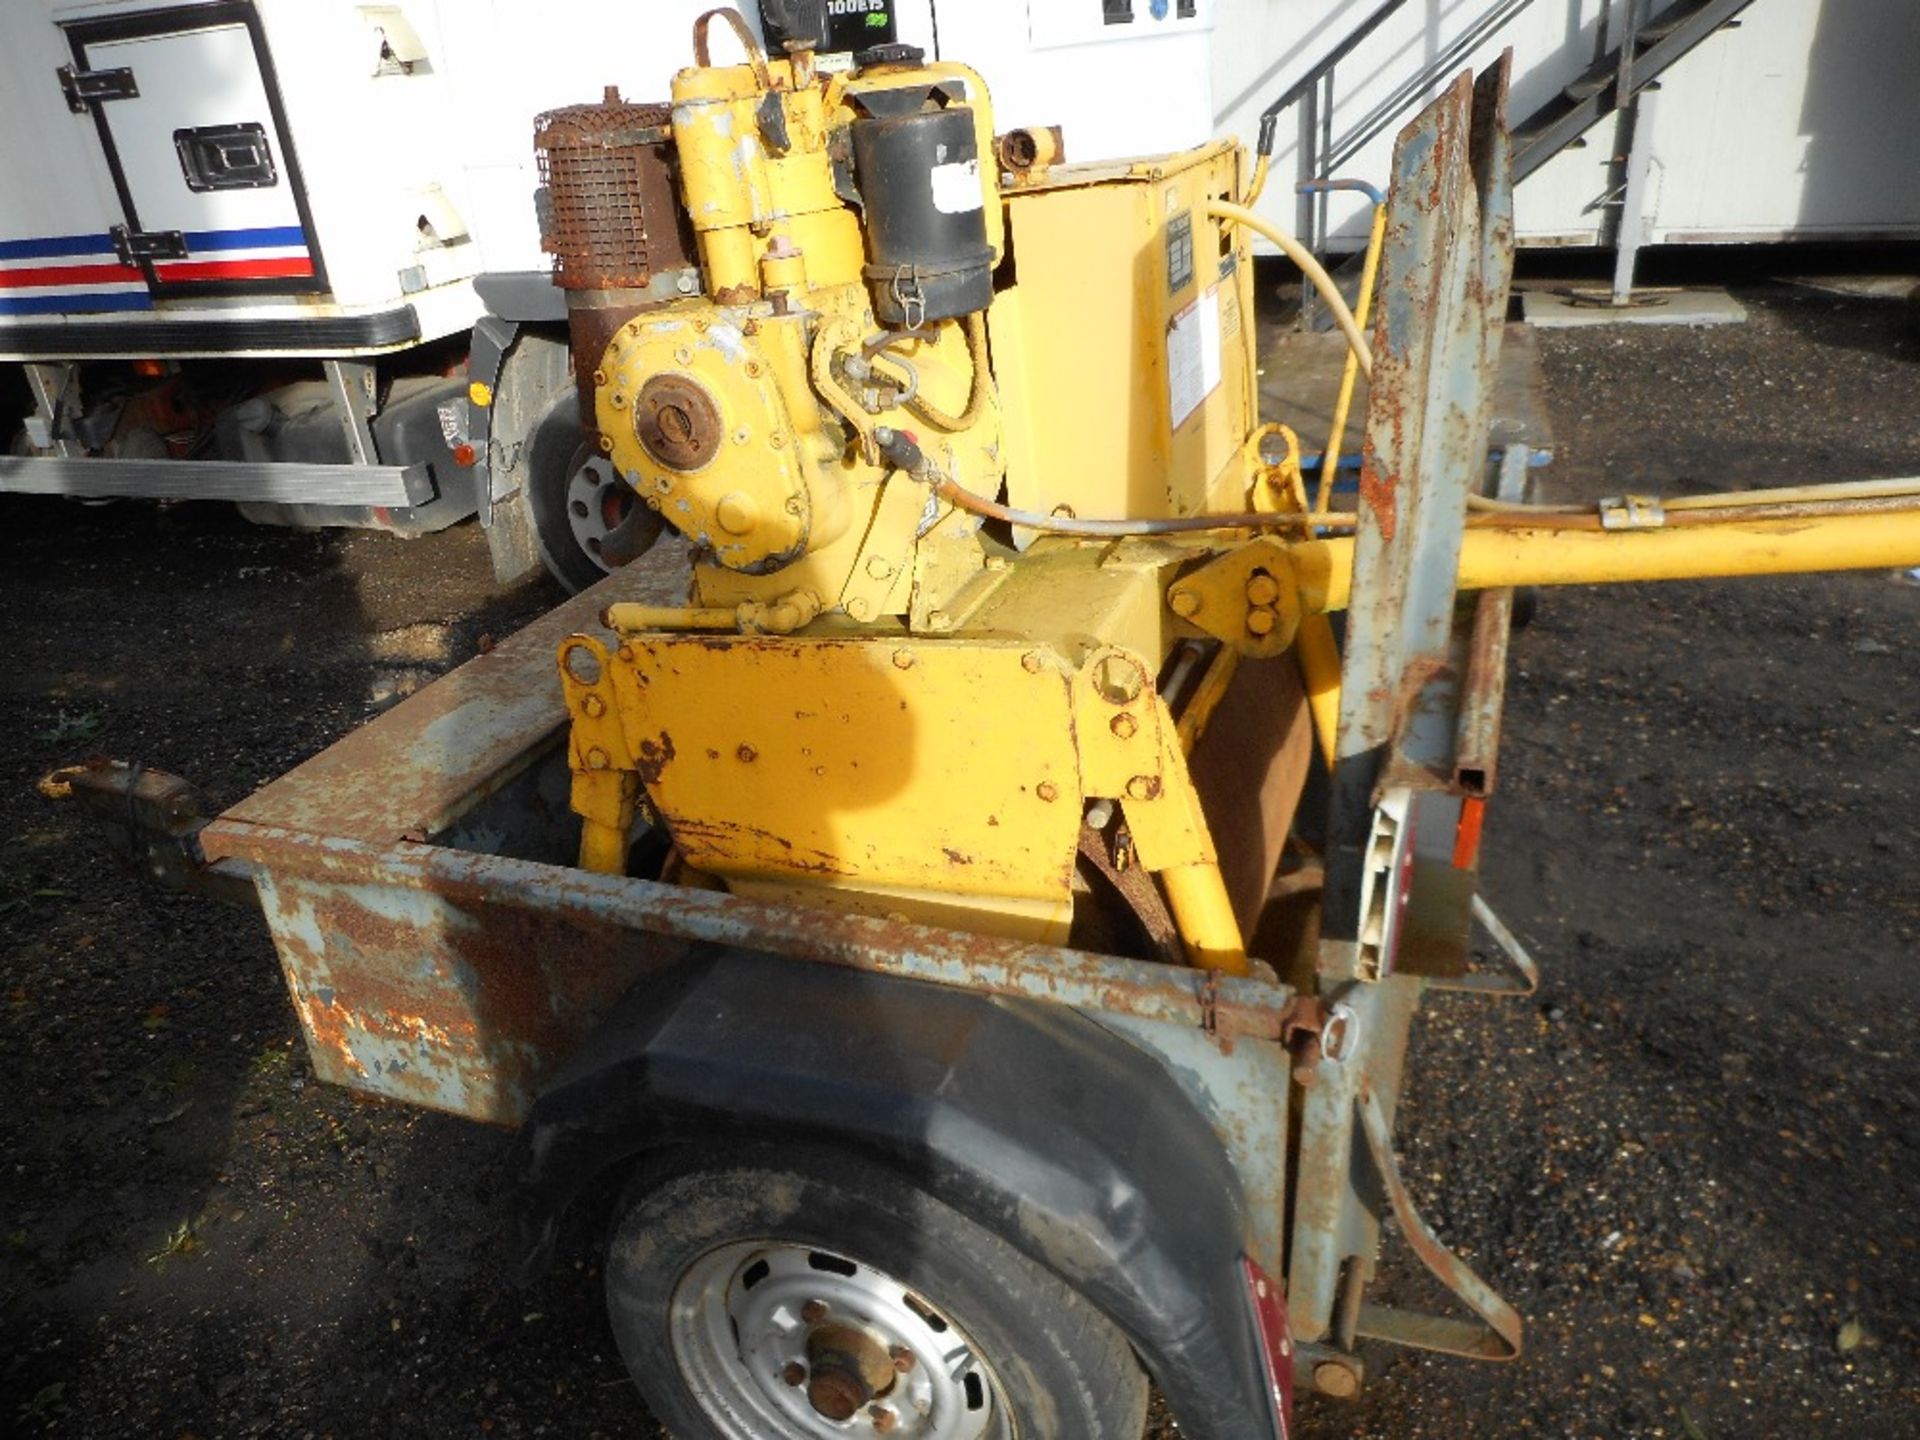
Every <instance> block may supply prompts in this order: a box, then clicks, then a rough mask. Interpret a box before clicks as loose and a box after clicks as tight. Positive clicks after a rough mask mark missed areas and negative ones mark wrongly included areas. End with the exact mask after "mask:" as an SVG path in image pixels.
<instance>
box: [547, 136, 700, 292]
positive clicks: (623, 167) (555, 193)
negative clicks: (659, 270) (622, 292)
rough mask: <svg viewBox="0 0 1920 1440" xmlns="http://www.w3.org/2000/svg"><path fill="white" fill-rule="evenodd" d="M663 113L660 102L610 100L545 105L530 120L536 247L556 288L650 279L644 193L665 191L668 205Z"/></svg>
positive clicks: (638, 283) (616, 285)
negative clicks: (537, 207)
mask: <svg viewBox="0 0 1920 1440" xmlns="http://www.w3.org/2000/svg"><path fill="white" fill-rule="evenodd" d="M670 119H671V112H670V111H669V110H668V107H667V106H665V105H633V104H627V103H625V102H623V101H614V100H609V101H608V102H607V103H605V104H600V105H570V106H568V107H566V108H565V109H562V110H551V111H549V112H547V113H546V114H544V115H542V116H540V117H539V119H537V120H536V121H535V122H534V147H535V149H536V150H537V151H538V152H539V160H540V183H541V186H542V189H543V192H544V203H543V204H542V206H541V213H540V232H541V233H540V247H541V249H543V250H545V251H546V252H547V253H548V254H550V255H552V256H553V274H554V280H555V281H556V283H558V284H559V285H560V286H561V287H562V288H564V289H568V290H613V289H622V288H637V287H642V286H645V285H646V284H647V283H648V282H649V281H650V280H651V279H652V278H653V269H654V264H653V258H654V257H653V256H652V254H651V251H650V248H649V243H648V227H647V218H648V211H649V199H650V196H651V194H652V192H654V191H657V190H665V192H666V196H667V197H668V199H669V203H671V199H670V197H671V182H670V181H669V180H668V179H667V174H666V164H667V161H666V149H667V134H666V127H667V125H668V123H669V121H670ZM668 220H669V225H670V223H671V217H668ZM662 238H669V237H662ZM669 248H670V249H672V248H677V247H673V246H672V245H671V244H670V245H669Z"/></svg>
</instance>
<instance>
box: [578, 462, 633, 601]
mask: <svg viewBox="0 0 1920 1440" xmlns="http://www.w3.org/2000/svg"><path fill="white" fill-rule="evenodd" d="M639 503H640V502H639V499H638V498H637V497H636V496H635V495H634V493H633V492H632V491H631V490H629V489H628V488H627V487H626V485H624V484H623V483H622V482H621V480H620V477H619V476H618V475H617V474H616V473H615V472H614V468H613V464H612V462H610V461H609V460H608V459H607V458H606V456H604V455H598V454H590V455H589V456H588V457H587V458H586V459H585V460H582V461H581V462H580V463H579V464H577V465H575V466H574V467H573V469H572V471H571V472H570V473H569V474H568V476H567V528H568V529H569V530H571V531H572V532H573V543H574V544H575V545H576V546H578V547H579V549H580V553H581V554H582V555H585V556H586V557H587V559H589V560H590V561H592V562H593V563H594V564H595V565H597V566H599V568H600V569H602V570H605V571H606V572H608V573H609V574H611V573H612V572H613V568H614V567H613V566H612V565H611V564H609V563H608V561H607V560H606V558H605V557H604V556H603V554H602V553H601V552H602V551H603V550H604V549H606V548H607V546H608V545H609V544H610V543H612V541H613V538H614V536H615V535H616V534H617V533H618V532H619V531H620V530H621V529H622V527H623V526H625V525H626V523H627V521H628V520H630V519H631V518H632V516H633V511H634V507H635V506H637V505H638V504H639Z"/></svg>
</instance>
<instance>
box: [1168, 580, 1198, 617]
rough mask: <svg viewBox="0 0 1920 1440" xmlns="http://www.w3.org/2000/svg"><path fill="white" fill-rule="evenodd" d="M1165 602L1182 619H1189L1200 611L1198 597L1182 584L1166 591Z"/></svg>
mask: <svg viewBox="0 0 1920 1440" xmlns="http://www.w3.org/2000/svg"><path fill="white" fill-rule="evenodd" d="M1167 604H1169V605H1171V606H1172V607H1173V613H1174V614H1176V615H1178V616H1179V617H1180V618H1181V619H1182V620H1191V619H1192V618H1193V617H1194V616H1195V615H1198V614H1199V613H1200V597H1199V595H1198V594H1196V593H1195V592H1194V591H1192V590H1188V589H1186V588H1185V587H1183V586H1175V587H1174V588H1173V589H1172V590H1170V591H1168V592H1167Z"/></svg>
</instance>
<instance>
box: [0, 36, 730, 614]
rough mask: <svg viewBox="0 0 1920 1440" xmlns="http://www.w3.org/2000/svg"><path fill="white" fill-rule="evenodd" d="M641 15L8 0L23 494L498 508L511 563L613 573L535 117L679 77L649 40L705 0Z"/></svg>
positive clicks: (3, 185) (10, 444)
mask: <svg viewBox="0 0 1920 1440" xmlns="http://www.w3.org/2000/svg"><path fill="white" fill-rule="evenodd" d="M641 8H644V9H645V10H647V12H648V13H647V14H646V15H645V17H644V24H643V23H642V19H641V17H636V16H634V15H631V14H621V13H615V12H614V11H613V10H612V7H606V6H603V5H586V4H573V5H571V6H570V5H568V4H565V3H562V4H559V5H541V6H533V5H527V4H521V3H498V4H496V3H491V0H482V3H461V4H452V3H449V4H444V5H439V4H433V3H425V4H422V3H401V4H373V5H367V4H351V3H340V0H215V3H197V4H171V5H155V4H153V3H151V0H147V3H126V0H120V3H105V4H103V3H97V0H96V3H85V4H75V3H71V0H68V3H59V0H9V3H8V4H6V5H5V6H3V7H0V132H3V133H4V134H5V135H6V136H7V142H6V145H5V147H4V149H3V150H0V371H4V372H7V373H5V374H0V395H4V396H5V397H6V399H7V400H8V401H9V402H10V409H11V412H12V413H5V412H0V491H14V492H24V493H38V494H54V495H67V496H73V497H80V498H111V497H145V498H170V499H196V498H199V499H217V500H230V501H234V502H237V503H238V504H239V505H240V506H241V507H242V509H243V510H244V511H245V512H246V513H247V514H248V515H249V516H251V517H252V518H254V519H256V520H261V521H267V522H277V523H286V524H298V525H353V526H366V527H373V528H378V529H384V530H389V531H393V532H396V533H399V534H403V535H405V534H419V533H422V532H425V531H430V530H436V529H439V528H442V527H444V526H446V525H449V524H452V523H454V522H456V521H459V520H462V519H465V518H467V517H469V516H473V515H475V514H476V513H477V514H478V516H479V518H480V520H481V521H482V523H483V524H485V525H487V526H488V527H489V532H490V538H491V540H492V542H493V551H494V559H495V566H496V569H497V571H498V572H499V573H500V574H501V576H502V578H512V577H514V576H517V575H518V574H521V573H525V572H526V571H528V570H530V569H532V568H534V567H535V566H537V565H538V564H539V563H540V562H541V561H542V560H543V559H544V561H545V562H546V564H547V566H548V567H549V568H550V569H551V570H552V571H553V572H554V573H555V574H556V575H557V576H559V577H560V578H561V579H562V580H563V581H564V582H566V583H567V584H568V585H570V586H572V587H575V588H577V587H578V586H579V585H581V584H584V583H586V582H588V581H590V580H592V579H596V578H598V576H599V574H600V573H601V565H600V562H599V559H598V556H597V555H596V553H595V549H596V547H597V545H598V544H599V542H600V537H601V535H602V533H603V532H605V531H607V530H609V529H611V528H613V527H615V526H617V525H618V524H619V523H620V521H621V520H622V519H624V518H625V509H626V505H625V503H623V501H622V498H621V496H622V494H623V493H624V492H620V493H615V490H616V489H617V487H606V486H603V485H600V484H598V483H596V482H597V481H599V480H600V479H601V478H602V477H600V476H598V475H596V474H594V473H593V472H592V469H591V467H587V468H586V469H584V470H583V468H582V467H581V466H580V465H578V464H577V463H574V462H575V456H576V453H577V452H578V451H579V441H580V422H579V418H578V414H577V411H576V409H575V406H574V393H573V387H572V385H571V382H570V377H569V375H568V374H567V368H566V352H565V337H564V327H563V326H543V325H542V324H541V323H540V322H542V321H543V320H547V321H559V320H563V318H564V309H563V307H562V306H561V305H560V304H559V303H558V300H559V297H558V294H557V292H554V291H553V290H552V287H551V285H550V284H547V283H546V279H545V273H544V272H545V269H546V262H545V260H544V257H543V256H542V255H541V254H540V251H539V234H538V228H537V224H536V221H535V214H534V203H533V200H534V176H533V155H532V150H531V136H532V126H533V116H534V115H535V113H536V112H537V111H539V110H541V109H543V108H545V107H547V106H551V105H557V104H562V103H566V102H569V101H575V100H581V99H587V98H592V97H593V96H594V95H596V94H598V92H599V88H600V86H601V84H602V83H605V82H617V83H621V84H625V85H627V86H629V87H630V88H631V89H633V90H635V91H637V92H638V93H640V94H649V93H665V89H666V84H667V80H668V77H669V75H670V73H671V70H672V68H673V66H672V64H671V63H669V61H668V59H667V54H666V52H665V49H664V47H657V46H650V45H649V44H648V43H647V42H646V38H645V32H647V31H651V30H652V29H653V28H654V27H656V26H658V25H661V24H663V23H666V22H667V21H671V22H672V24H671V30H672V33H674V34H679V33H680V32H681V31H682V30H684V28H685V21H686V18H687V17H688V16H690V15H691V14H692V13H693V11H694V9H695V7H694V6H692V5H689V4H681V3H665V4H656V5H649V6H647V7H641ZM663 11H665V12H671V13H670V14H666V15H663V14H661V13H660V12H663ZM589 19H590V20H591V24H589V23H587V22H588V21H589ZM587 36H592V37H594V38H595V42H596V43H594V44H593V45H591V46H590V47H583V45H582V43H581V42H582V40H583V37H587ZM583 52H584V53H587V54H591V55H594V56H604V57H606V58H605V60H604V61H603V62H601V63H596V64H585V65H583V63H582V59H581V56H582V54H583ZM656 52H657V53H658V56H659V58H658V60H657V61H656V60H655V59H654V58H653V57H654V55H655V53H656ZM589 71H590V72H591V73H588V72H589ZM490 276H491V279H490V278H489V277H490ZM528 281H531V282H532V283H531V284H529V283H527V282H528ZM490 292H491V293H496V294H498V295H499V296H501V297H502V299H501V304H500V306H499V308H500V309H501V310H502V312H503V313H504V314H506V315H509V316H511V317H513V319H514V320H517V321H519V322H520V323H518V324H514V323H511V322H510V321H506V320H501V319H495V320H492V321H489V319H488V298H487V297H488V295H489V293H490ZM16 376H17V377H18V378H19V379H22V380H24V383H15V377H16ZM475 417H478V423H477V424H476V423H475ZM583 499H592V500H593V501H594V502H595V503H594V504H593V505H592V506H591V507H588V506H587V505H585V504H583V503H581V502H582V500H583ZM628 499H629V500H630V497H628ZM581 512H585V513H581Z"/></svg>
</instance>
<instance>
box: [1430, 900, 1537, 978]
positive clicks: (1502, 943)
mask: <svg viewBox="0 0 1920 1440" xmlns="http://www.w3.org/2000/svg"><path fill="white" fill-rule="evenodd" d="M1473 918H1474V919H1476V920H1478V921H1479V922H1480V924H1481V925H1482V926H1483V927H1485V929H1486V932H1487V934H1488V935H1490V936H1492V937H1493V943H1494V945H1495V946H1496V947H1497V948H1498V949H1499V951H1500V953H1501V954H1502V955H1503V956H1505V957H1506V961H1507V964H1508V965H1509V966H1511V967H1512V970H1513V976H1511V977H1510V976H1506V975H1501V974H1498V973H1496V972H1494V971H1480V972H1476V973H1474V974H1471V975H1459V976H1454V977H1450V978H1449V977H1434V976H1429V977H1428V978H1427V988H1428V989H1429V990H1464V991H1466V992H1467V993H1469V994H1472V995H1532V994H1534V993H1536V992H1537V991H1538V990H1539V989H1540V966H1539V964H1538V962H1536V961H1535V960H1534V958H1533V955H1532V954H1531V953H1530V952H1529V951H1528V949H1527V947H1526V946H1524V945H1522V944H1521V943H1520V937H1519V936H1517V935H1515V934H1514V933H1513V931H1511V930H1509V929H1508V928H1507V924H1506V922H1505V921H1504V920H1502V919H1501V918H1500V917H1499V916H1498V915H1496V914H1494V913H1493V907H1492V906H1491V905H1489V904H1487V902H1486V901H1485V900H1484V899H1482V898H1481V897H1480V896H1478V895H1476V896H1474V897H1473ZM1515 977H1517V978H1515Z"/></svg>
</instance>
